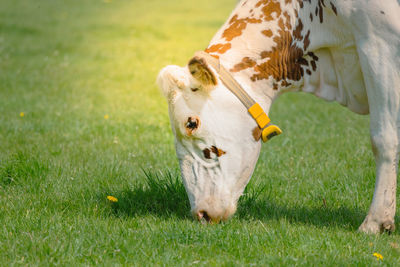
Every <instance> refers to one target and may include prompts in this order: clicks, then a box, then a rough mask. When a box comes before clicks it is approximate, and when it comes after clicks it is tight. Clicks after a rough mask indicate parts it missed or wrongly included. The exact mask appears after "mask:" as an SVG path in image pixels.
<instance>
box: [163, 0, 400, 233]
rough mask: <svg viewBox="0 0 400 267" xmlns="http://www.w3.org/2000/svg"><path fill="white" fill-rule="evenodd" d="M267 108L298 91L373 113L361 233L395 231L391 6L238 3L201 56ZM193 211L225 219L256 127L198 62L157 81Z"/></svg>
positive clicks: (399, 23) (371, 0) (394, 15)
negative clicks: (372, 164) (371, 185)
mask: <svg viewBox="0 0 400 267" xmlns="http://www.w3.org/2000/svg"><path fill="white" fill-rule="evenodd" d="M205 52H207V53H208V54H210V55H212V56H213V57H214V58H218V59H219V64H220V65H221V66H223V67H224V68H225V69H227V70H228V71H229V73H230V75H231V76H232V77H233V78H234V80H235V81H236V82H237V83H238V84H240V86H241V87H242V88H243V89H244V90H245V91H246V92H247V93H248V94H249V95H250V96H251V97H252V98H253V99H254V100H255V101H256V102H258V103H259V104H260V106H261V107H262V109H263V110H265V111H266V112H268V110H269V108H270V106H271V104H272V102H273V101H274V100H275V99H276V98H277V97H278V96H279V95H281V94H282V93H284V92H288V91H303V92H309V93H312V94H314V95H316V96H318V97H321V98H323V99H326V100H329V101H332V100H335V101H337V102H339V103H340V104H342V105H343V106H346V107H348V108H349V109H350V110H352V111H354V112H356V113H359V114H368V113H369V114H370V121H371V124H370V133H371V142H372V149H373V152H374V154H375V160H376V186H375V192H374V197H373V200H372V204H371V207H370V210H369V213H368V215H367V217H366V218H365V220H364V222H363V223H362V224H361V226H360V228H359V229H360V230H361V231H364V232H369V233H379V232H382V231H384V230H387V231H393V230H394V216H395V210H396V177H397V163H398V152H399V133H400V130H399V129H400V113H399V112H400V5H399V1H398V0H385V1H382V0H279V1H278V0H243V1H241V2H240V3H239V4H238V5H237V7H236V8H235V10H234V11H233V13H232V14H231V16H230V18H229V19H228V21H227V22H226V23H225V24H224V25H223V27H222V28H221V29H220V30H219V31H218V32H217V34H216V35H215V36H214V38H213V39H212V41H211V43H210V45H209V46H208V47H207V49H206V50H205ZM158 84H159V86H160V87H161V88H162V91H163V93H164V95H165V96H166V98H167V100H168V104H169V115H170V120H171V125H172V130H173V132H174V135H175V140H176V142H175V145H176V152H177V156H178V159H179V162H180V167H181V172H182V177H183V181H184V185H185V187H186V191H187V193H188V197H189V200H190V204H191V208H192V213H193V215H194V216H195V217H197V218H198V219H199V220H200V219H202V218H203V219H204V218H205V219H206V220H207V221H219V220H226V219H228V218H229V217H230V216H231V215H232V214H234V213H235V211H236V205H237V201H238V199H239V197H240V195H241V194H242V193H243V190H244V188H245V186H246V184H247V183H248V181H249V179H250V177H251V175H252V172H253V170H254V166H255V164H256V161H257V159H258V156H259V152H260V148H261V141H259V139H260V131H257V130H255V131H254V129H258V128H259V125H258V126H257V123H256V121H255V120H254V119H253V118H252V117H251V116H250V115H249V113H248V111H247V109H246V107H245V106H244V105H243V104H242V103H241V101H239V99H238V98H237V97H236V96H235V95H234V94H233V93H232V92H231V91H230V90H229V88H228V87H229V86H226V83H224V82H221V76H220V74H219V72H218V70H216V68H214V67H213V66H212V65H210V64H208V62H207V60H206V59H205V58H202V57H199V56H195V57H194V58H192V59H191V60H190V61H189V64H188V66H185V67H178V66H167V67H165V68H164V69H163V70H161V72H160V74H159V76H158Z"/></svg>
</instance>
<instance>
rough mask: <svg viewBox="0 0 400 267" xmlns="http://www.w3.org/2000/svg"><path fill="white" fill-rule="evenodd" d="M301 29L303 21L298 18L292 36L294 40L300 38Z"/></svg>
mask: <svg viewBox="0 0 400 267" xmlns="http://www.w3.org/2000/svg"><path fill="white" fill-rule="evenodd" d="M302 30H303V22H301V19H299V22H298V23H297V26H296V28H294V31H293V36H294V38H295V39H296V40H301V39H302V38H303V36H302V35H301V31H302Z"/></svg>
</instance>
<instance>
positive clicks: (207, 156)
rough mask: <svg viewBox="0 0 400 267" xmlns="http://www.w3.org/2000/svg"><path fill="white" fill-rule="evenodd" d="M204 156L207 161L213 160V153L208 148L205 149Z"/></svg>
mask: <svg viewBox="0 0 400 267" xmlns="http://www.w3.org/2000/svg"><path fill="white" fill-rule="evenodd" d="M203 155H204V157H205V158H206V159H211V151H210V149H208V148H205V149H203Z"/></svg>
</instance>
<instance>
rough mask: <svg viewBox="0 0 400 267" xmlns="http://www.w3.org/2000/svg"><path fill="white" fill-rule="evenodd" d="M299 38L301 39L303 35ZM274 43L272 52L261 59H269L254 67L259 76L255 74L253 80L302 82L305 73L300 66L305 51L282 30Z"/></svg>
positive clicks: (262, 54)
mask: <svg viewBox="0 0 400 267" xmlns="http://www.w3.org/2000/svg"><path fill="white" fill-rule="evenodd" d="M297 37H298V38H301V35H299V36H297ZM274 42H275V43H276V46H275V47H273V48H272V50H271V51H263V52H262V53H261V58H269V59H268V60H267V61H266V62H264V63H261V64H259V65H256V66H255V67H254V70H255V71H256V72H257V74H254V75H253V76H252V77H251V80H252V81H256V80H262V79H268V77H269V76H272V77H273V78H274V79H275V80H276V81H281V80H285V79H290V80H295V81H298V80H300V78H301V76H302V75H303V72H304V71H303V69H302V67H301V64H300V62H301V60H300V59H301V58H302V57H303V50H302V49H301V48H299V47H297V46H296V44H294V42H293V38H292V34H291V33H290V32H288V31H283V30H280V31H279V36H276V37H275V38H274Z"/></svg>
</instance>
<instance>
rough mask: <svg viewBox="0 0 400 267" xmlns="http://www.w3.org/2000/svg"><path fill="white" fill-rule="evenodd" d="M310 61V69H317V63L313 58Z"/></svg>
mask: <svg viewBox="0 0 400 267" xmlns="http://www.w3.org/2000/svg"><path fill="white" fill-rule="evenodd" d="M310 63H311V67H312V70H313V71H316V70H317V64H316V63H315V60H311V62H310Z"/></svg>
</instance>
